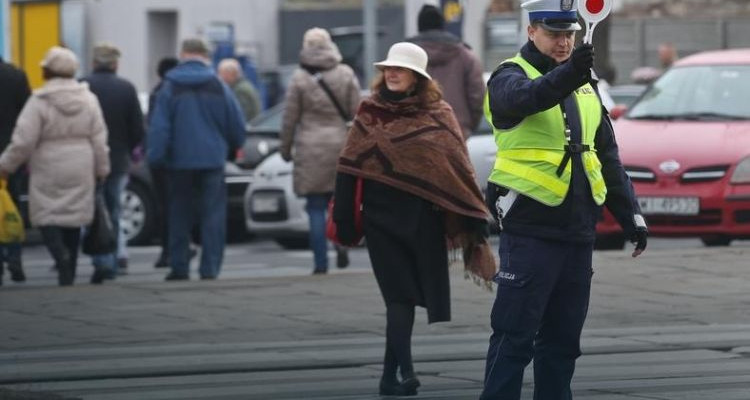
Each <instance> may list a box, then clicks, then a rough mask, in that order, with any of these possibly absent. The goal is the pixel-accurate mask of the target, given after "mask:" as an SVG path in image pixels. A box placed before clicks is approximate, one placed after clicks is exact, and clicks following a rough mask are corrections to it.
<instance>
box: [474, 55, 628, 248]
mask: <svg viewBox="0 0 750 400" xmlns="http://www.w3.org/2000/svg"><path fill="white" fill-rule="evenodd" d="M521 55H522V56H523V58H524V59H526V60H527V61H528V62H529V63H531V65H533V66H534V67H535V68H536V69H537V70H539V72H541V73H542V74H543V75H544V76H542V77H541V78H539V79H536V80H531V79H529V78H528V77H527V76H526V73H525V72H524V71H523V69H522V68H521V67H520V66H518V65H516V64H512V63H506V64H503V65H501V66H500V67H498V69H497V70H496V71H495V72H494V73H493V74H492V77H491V78H490V81H489V83H488V91H489V96H490V99H489V100H490V109H491V111H492V119H493V124H494V125H495V127H497V128H500V129H507V128H510V127H513V126H515V125H517V124H518V123H520V122H521V121H522V120H523V118H525V117H526V116H528V115H531V114H535V113H538V112H541V111H544V110H547V109H549V108H551V107H554V106H555V105H557V104H562V106H563V108H564V109H565V110H566V113H567V115H568V123H569V126H570V129H571V143H580V142H581V125H580V119H579V115H580V114H579V111H578V108H577V106H576V102H575V99H574V97H573V96H572V92H573V91H574V90H575V89H577V88H579V87H580V86H581V85H583V84H585V83H586V82H587V81H588V80H590V79H591V78H590V77H589V76H588V74H585V75H581V74H580V73H578V72H577V71H576V70H575V69H574V68H573V65H571V64H570V63H568V62H564V63H562V64H557V62H556V61H555V60H553V59H552V58H550V57H548V56H546V55H544V54H542V53H540V52H539V50H538V49H537V48H536V46H534V43H532V42H528V43H527V44H526V45H525V46H524V47H523V48H522V49H521ZM560 134H561V135H563V134H564V133H563V132H560ZM595 148H596V150H597V156H598V157H599V160H600V161H601V163H602V173H603V175H604V180H605V182H606V185H607V200H606V202H605V205H606V206H607V208H608V209H609V210H610V211H611V212H612V213H613V215H614V216H615V218H617V220H618V222H619V223H620V225H621V226H622V227H623V229H624V230H625V235H626V236H625V237H629V236H630V235H631V233H632V232H633V231H634V229H635V223H634V221H633V215H634V214H640V208H639V206H638V204H637V202H636V201H635V196H634V192H633V187H632V184H631V182H630V178H629V177H628V176H627V174H626V173H625V170H624V169H623V167H622V163H621V162H620V157H619V155H618V149H617V143H616V142H615V135H614V131H613V129H612V123H611V122H610V120H609V117H608V114H607V111H606V110H605V109H604V107H602V122H601V124H600V126H599V128H598V129H597V131H596V136H595ZM571 162H572V167H573V173H572V178H571V183H570V189H569V190H568V194H567V196H566V197H565V200H564V201H563V203H562V204H561V205H559V206H557V207H549V206H546V205H544V204H542V203H539V202H537V201H536V200H532V199H530V198H528V197H526V196H523V195H520V194H519V196H518V198H517V199H516V201H515V203H514V204H513V206H512V207H511V208H510V210H506V213H505V216H504V217H503V220H502V223H503V229H504V231H506V232H508V233H512V234H517V235H523V236H532V237H539V238H545V239H552V240H561V241H571V242H593V241H594V238H595V226H596V223H597V221H598V220H599V219H600V218H601V215H602V207H601V206H598V205H596V203H594V200H593V198H592V195H591V188H590V186H589V182H588V179H587V178H586V175H585V172H584V170H583V165H582V163H581V156H580V154H573V155H572V158H571Z"/></svg>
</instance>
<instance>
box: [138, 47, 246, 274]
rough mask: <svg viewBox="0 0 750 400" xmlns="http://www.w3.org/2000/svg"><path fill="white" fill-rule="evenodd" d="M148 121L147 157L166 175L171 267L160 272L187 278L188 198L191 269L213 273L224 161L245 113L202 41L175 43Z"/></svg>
mask: <svg viewBox="0 0 750 400" xmlns="http://www.w3.org/2000/svg"><path fill="white" fill-rule="evenodd" d="M149 122H150V124H149V129H148V142H147V143H146V145H147V149H146V155H147V158H148V162H149V164H150V165H151V166H157V167H159V166H162V167H164V168H166V169H167V176H168V188H167V190H168V192H167V198H168V203H169V211H168V212H169V217H168V224H169V263H170V267H171V269H172V270H171V272H170V273H169V274H168V275H167V277H166V279H167V280H169V281H171V280H186V279H189V270H190V268H189V238H190V229H191V225H192V218H191V217H192V214H193V208H192V205H191V200H192V199H197V200H198V202H199V204H198V207H197V208H198V211H199V215H200V233H201V261H200V268H199V273H200V276H201V279H215V278H216V277H217V276H218V275H219V271H220V269H221V263H222V259H223V257H224V245H225V241H226V239H225V236H226V210H227V193H226V186H225V183H224V163H225V160H226V157H227V154H230V153H232V152H233V151H234V150H235V149H237V148H239V147H240V146H242V142H243V141H244V140H245V120H244V118H243V117H242V110H241V109H240V106H239V103H237V99H236V98H235V97H234V94H233V93H232V91H231V89H230V88H229V87H228V86H227V85H225V84H224V83H222V82H221V80H219V78H218V77H217V76H216V73H215V72H214V71H213V69H212V68H211V67H210V66H209V58H208V47H207V46H206V44H205V42H203V41H202V40H200V39H186V40H185V41H183V42H182V50H181V54H180V64H179V65H178V66H177V67H175V68H173V69H172V70H171V71H169V72H168V73H167V76H166V79H165V80H164V84H163V86H162V88H161V89H160V90H159V92H158V93H157V95H156V104H155V105H154V110H153V111H152V112H151V116H150V118H149Z"/></svg>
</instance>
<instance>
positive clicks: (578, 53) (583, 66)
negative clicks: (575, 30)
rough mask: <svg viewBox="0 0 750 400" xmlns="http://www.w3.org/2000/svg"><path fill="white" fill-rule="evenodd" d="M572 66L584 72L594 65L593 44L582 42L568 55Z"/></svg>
mask: <svg viewBox="0 0 750 400" xmlns="http://www.w3.org/2000/svg"><path fill="white" fill-rule="evenodd" d="M570 62H571V63H572V64H573V68H575V70H576V71H577V72H579V73H581V74H586V73H588V72H589V70H591V68H593V67H594V46H592V45H590V44H582V45H580V46H578V47H576V48H575V50H573V54H571V55H570Z"/></svg>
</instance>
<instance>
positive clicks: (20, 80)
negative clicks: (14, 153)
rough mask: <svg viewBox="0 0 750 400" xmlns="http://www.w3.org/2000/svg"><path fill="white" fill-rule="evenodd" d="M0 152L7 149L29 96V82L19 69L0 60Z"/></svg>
mask: <svg viewBox="0 0 750 400" xmlns="http://www.w3.org/2000/svg"><path fill="white" fill-rule="evenodd" d="M0 88H2V89H0V151H3V150H4V149H5V148H6V147H8V143H10V137H11V135H12V134H13V128H14V127H15V126H16V119H18V114H20V113H21V110H22V109H23V106H24V104H26V100H27V99H28V98H29V96H30V95H31V88H30V87H29V81H28V80H27V79H26V74H25V73H24V72H23V71H21V70H20V69H18V68H16V67H14V66H12V65H10V64H8V63H5V62H3V60H2V59H0Z"/></svg>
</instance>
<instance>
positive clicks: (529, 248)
mask: <svg viewBox="0 0 750 400" xmlns="http://www.w3.org/2000/svg"><path fill="white" fill-rule="evenodd" d="M592 252H593V244H591V243H569V242H556V241H550V240H544V239H537V238H531V237H524V236H516V235H512V234H507V233H502V234H501V235H500V271H499V272H498V273H497V275H496V276H495V282H496V283H497V284H498V288H497V297H496V298H495V304H494V306H493V308H492V316H491V325H492V336H491V337H490V345H489V350H488V351H487V365H486V369H485V378H484V391H483V392H482V396H481V397H480V399H481V400H518V399H520V398H521V385H522V383H523V372H524V368H525V367H526V366H527V365H528V364H529V362H531V360H532V359H533V360H534V400H569V399H572V393H571V390H570V381H571V379H572V378H573V372H574V370H575V362H576V359H577V358H578V357H579V356H580V355H581V347H580V338H581V331H582V330H583V323H584V321H585V319H586V314H587V312H588V306H589V295H590V292H591V276H592V274H593V272H592V269H591V258H592Z"/></svg>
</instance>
